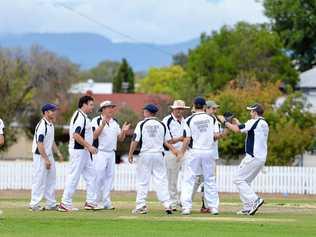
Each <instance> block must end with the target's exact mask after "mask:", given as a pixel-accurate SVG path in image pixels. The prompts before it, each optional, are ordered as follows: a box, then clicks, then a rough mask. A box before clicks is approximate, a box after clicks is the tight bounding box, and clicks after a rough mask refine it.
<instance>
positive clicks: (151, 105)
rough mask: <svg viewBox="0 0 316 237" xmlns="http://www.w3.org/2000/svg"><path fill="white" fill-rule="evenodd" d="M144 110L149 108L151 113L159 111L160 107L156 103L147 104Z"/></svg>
mask: <svg viewBox="0 0 316 237" xmlns="http://www.w3.org/2000/svg"><path fill="white" fill-rule="evenodd" d="M144 110H147V111H149V112H150V113H153V114H154V113H157V112H158V110H159V109H158V107H157V106H156V105H154V104H147V105H145V107H144Z"/></svg>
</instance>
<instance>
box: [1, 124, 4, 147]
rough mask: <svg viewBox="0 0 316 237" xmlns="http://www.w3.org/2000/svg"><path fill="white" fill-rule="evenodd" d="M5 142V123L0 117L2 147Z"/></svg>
mask: <svg viewBox="0 0 316 237" xmlns="http://www.w3.org/2000/svg"><path fill="white" fill-rule="evenodd" d="M3 144H4V123H3V121H2V119H0V147H1V146H3Z"/></svg>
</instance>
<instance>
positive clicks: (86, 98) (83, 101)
mask: <svg viewBox="0 0 316 237" xmlns="http://www.w3.org/2000/svg"><path fill="white" fill-rule="evenodd" d="M89 101H94V99H93V98H92V97H91V96H89V95H85V96H82V97H80V99H79V103H78V108H79V109H80V108H82V106H83V104H88V103H89Z"/></svg>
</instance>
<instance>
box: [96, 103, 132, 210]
mask: <svg viewBox="0 0 316 237" xmlns="http://www.w3.org/2000/svg"><path fill="white" fill-rule="evenodd" d="M115 108H116V105H115V104H113V103H112V101H103V102H102V103H101V104H100V109H99V112H100V113H101V115H99V116H97V117H95V118H94V119H93V120H92V129H93V139H94V142H93V144H94V146H95V147H97V148H98V153H97V154H96V155H94V157H93V158H94V159H93V162H94V167H95V170H96V175H97V178H96V192H97V202H99V201H101V202H102V204H101V207H99V209H106V210H113V209H114V207H113V206H112V202H111V198H110V192H111V188H112V184H113V177H114V170H115V151H116V148H117V140H119V141H124V139H125V136H126V133H127V131H128V130H129V128H130V124H128V123H126V122H125V123H124V124H123V126H122V130H121V128H120V125H119V124H118V122H117V121H116V120H115V119H113V116H114V114H115Z"/></svg>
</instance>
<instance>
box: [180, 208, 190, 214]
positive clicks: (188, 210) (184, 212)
mask: <svg viewBox="0 0 316 237" xmlns="http://www.w3.org/2000/svg"><path fill="white" fill-rule="evenodd" d="M190 214H191V210H190V209H182V212H181V215H190Z"/></svg>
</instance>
